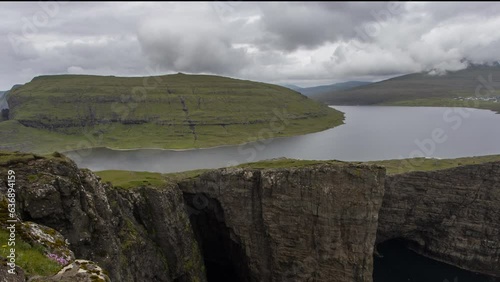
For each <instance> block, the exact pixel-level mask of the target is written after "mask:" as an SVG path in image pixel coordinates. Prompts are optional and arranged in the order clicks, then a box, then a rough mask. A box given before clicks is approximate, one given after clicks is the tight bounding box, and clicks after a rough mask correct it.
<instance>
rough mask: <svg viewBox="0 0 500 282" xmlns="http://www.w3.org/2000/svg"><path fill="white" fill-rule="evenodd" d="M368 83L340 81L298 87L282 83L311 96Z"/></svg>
mask: <svg viewBox="0 0 500 282" xmlns="http://www.w3.org/2000/svg"><path fill="white" fill-rule="evenodd" d="M368 84H371V82H367V81H346V82H340V83H334V84H328V85H320V86H313V87H299V86H297V85H293V84H284V85H283V86H284V87H287V88H290V89H292V90H295V91H297V92H300V93H302V94H303V95H305V96H308V97H311V98H312V97H313V96H316V95H320V94H325V93H331V92H334V91H340V90H346V89H351V88H354V87H358V86H363V85H368Z"/></svg>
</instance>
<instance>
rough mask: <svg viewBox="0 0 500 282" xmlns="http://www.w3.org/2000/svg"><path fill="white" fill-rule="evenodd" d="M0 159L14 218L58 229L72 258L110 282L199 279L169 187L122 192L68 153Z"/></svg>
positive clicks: (197, 260) (198, 262) (1, 186)
mask: <svg viewBox="0 0 500 282" xmlns="http://www.w3.org/2000/svg"><path fill="white" fill-rule="evenodd" d="M9 158H10V160H9ZM2 159H6V160H7V161H6V162H5V163H3V165H2V166H0V170H1V171H0V175H3V176H5V175H7V174H6V173H5V172H6V170H7V169H11V170H14V171H15V172H16V176H17V178H16V181H17V195H16V199H17V205H18V213H19V215H20V218H21V219H22V220H29V221H33V222H36V223H39V224H43V225H46V226H49V227H51V228H54V229H56V230H58V231H60V232H61V234H63V235H64V236H65V237H66V239H67V240H68V241H69V243H70V247H71V249H72V250H73V251H74V253H75V255H76V257H77V258H85V259H89V260H92V261H95V262H97V263H98V264H99V265H100V266H101V267H103V268H104V269H105V270H107V271H108V272H109V273H110V277H111V278H112V280H113V281H178V282H182V281H205V274H204V271H203V264H202V257H201V255H200V252H199V250H198V248H197V246H196V245H193V243H195V239H194V234H193V232H192V230H191V228H190V223H189V219H188V216H187V215H186V213H185V208H184V204H183V198H182V195H181V193H180V191H179V190H178V189H176V186H175V185H173V186H168V187H161V188H154V187H149V188H146V187H139V188H136V189H132V190H120V189H114V188H112V187H110V186H107V185H105V184H102V183H101V182H100V181H99V179H98V177H97V176H96V175H94V174H93V173H92V172H90V171H88V170H79V169H78V168H77V167H76V165H75V164H74V163H73V162H72V161H70V160H68V159H66V158H61V157H54V158H40V157H37V156H33V155H29V154H23V155H20V154H13V155H11V156H3V158H2ZM6 184H7V183H5V182H4V181H0V191H1V192H2V193H5V192H6V189H7V187H6Z"/></svg>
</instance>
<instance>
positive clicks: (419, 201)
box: [377, 162, 500, 277]
mask: <svg viewBox="0 0 500 282" xmlns="http://www.w3.org/2000/svg"><path fill="white" fill-rule="evenodd" d="M393 238H398V239H403V240H405V241H407V242H408V244H409V247H410V248H411V249H413V250H415V251H416V252H418V253H420V254H423V255H425V256H427V257H430V258H433V259H436V260H440V261H443V262H446V263H449V264H453V265H456V266H458V267H460V268H464V269H468V270H473V271H476V272H480V273H484V274H489V275H494V276H497V277H500V162H496V163H486V164H481V165H470V166H462V167H457V168H453V169H446V170H439V171H432V172H411V173H405V174H399V175H394V176H388V177H387V181H386V192H385V196H384V203H383V205H382V209H381V210H380V215H379V230H378V234H377V241H378V242H383V241H386V240H389V239H393Z"/></svg>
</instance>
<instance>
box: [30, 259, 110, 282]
mask: <svg viewBox="0 0 500 282" xmlns="http://www.w3.org/2000/svg"><path fill="white" fill-rule="evenodd" d="M29 282H111V280H110V279H109V277H108V275H107V274H106V271H105V270H104V269H102V268H101V267H100V266H98V265H96V264H95V263H94V262H92V261H88V260H76V261H74V262H73V263H71V264H68V265H66V266H65V267H64V268H63V269H61V270H60V271H59V272H58V273H57V274H56V275H54V276H51V277H42V278H32V279H30V281H29Z"/></svg>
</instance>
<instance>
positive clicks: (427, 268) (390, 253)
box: [373, 240, 500, 282]
mask: <svg viewBox="0 0 500 282" xmlns="http://www.w3.org/2000/svg"><path fill="white" fill-rule="evenodd" d="M377 250H378V251H379V253H380V254H381V255H382V256H375V257H374V271H373V282H499V281H500V278H494V277H489V276H486V275H481V274H478V273H474V272H471V271H467V270H463V269H460V268H457V267H455V266H452V265H449V264H446V263H442V262H439V261H435V260H432V259H430V258H426V257H424V256H421V255H418V254H417V253H415V252H413V251H411V250H409V249H407V248H406V245H405V244H404V243H403V242H398V241H397V240H391V241H388V242H384V243H382V244H380V245H379V246H378V247H377Z"/></svg>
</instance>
